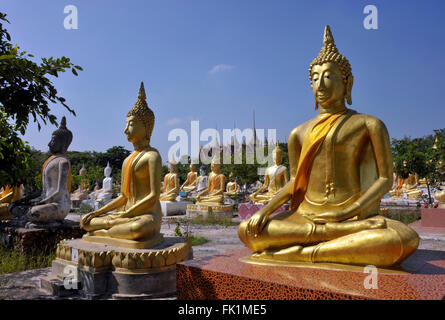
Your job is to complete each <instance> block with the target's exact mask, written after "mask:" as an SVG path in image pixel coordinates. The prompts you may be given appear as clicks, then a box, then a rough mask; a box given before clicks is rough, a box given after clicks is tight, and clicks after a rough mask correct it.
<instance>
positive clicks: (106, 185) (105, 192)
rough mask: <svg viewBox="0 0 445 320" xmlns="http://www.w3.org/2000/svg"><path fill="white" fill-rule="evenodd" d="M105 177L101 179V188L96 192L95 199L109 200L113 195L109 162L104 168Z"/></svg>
mask: <svg viewBox="0 0 445 320" xmlns="http://www.w3.org/2000/svg"><path fill="white" fill-rule="evenodd" d="M104 175H105V179H104V180H103V181H102V189H100V190H99V191H98V192H97V193H96V200H99V201H100V200H110V199H111V198H112V197H113V178H112V177H111V167H110V163H109V162H107V166H106V167H105V169H104Z"/></svg>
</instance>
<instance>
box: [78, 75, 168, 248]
mask: <svg viewBox="0 0 445 320" xmlns="http://www.w3.org/2000/svg"><path fill="white" fill-rule="evenodd" d="M154 120H155V116H154V114H153V111H152V110H151V109H149V108H148V105H147V102H146V95H145V90H144V85H143V83H141V87H140V89H139V94H138V100H137V102H136V104H135V105H134V107H133V108H132V109H131V110H130V111H129V112H128V114H127V121H126V127H125V130H124V133H125V135H126V136H127V139H128V141H129V142H131V143H132V144H133V146H134V151H133V152H132V153H131V154H130V155H129V156H128V157H127V158H126V159H125V160H124V162H123V164H122V183H121V194H120V195H119V196H118V197H117V198H115V199H113V200H112V201H110V202H109V203H108V204H106V205H104V206H103V207H101V208H100V209H98V210H95V211H93V212H91V213H88V214H86V215H84V216H83V217H82V219H81V222H80V224H81V227H82V228H83V229H85V230H86V231H87V232H88V233H87V235H86V236H84V237H83V239H84V240H85V241H91V242H101V243H103V242H106V241H110V242H112V243H115V242H117V244H116V245H118V246H119V245H122V246H124V244H125V246H126V247H128V246H130V247H131V246H133V245H134V246H138V245H139V244H141V243H142V244H145V243H147V245H146V246H145V248H147V247H149V246H152V245H155V244H156V243H158V242H160V241H161V240H162V237H161V235H160V229H161V221H162V211H161V205H160V203H159V195H160V189H161V188H160V181H161V172H162V161H161V156H160V154H159V152H158V150H156V149H155V148H153V147H152V146H151V145H150V138H151V134H152V131H153V126H154ZM110 211H114V213H111V214H108V215H105V214H107V213H110ZM110 239H114V240H115V241H111V240H110ZM106 243H109V242H106ZM148 243H150V244H148ZM138 248H140V246H138Z"/></svg>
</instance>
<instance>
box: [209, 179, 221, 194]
mask: <svg viewBox="0 0 445 320" xmlns="http://www.w3.org/2000/svg"><path fill="white" fill-rule="evenodd" d="M219 178H220V176H219V175H217V176H213V177H212V179H210V181H209V193H211V192H212V191H213V190H215V187H216V184H217V182H218V181H217V179H219Z"/></svg>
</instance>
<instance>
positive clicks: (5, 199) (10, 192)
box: [0, 185, 24, 219]
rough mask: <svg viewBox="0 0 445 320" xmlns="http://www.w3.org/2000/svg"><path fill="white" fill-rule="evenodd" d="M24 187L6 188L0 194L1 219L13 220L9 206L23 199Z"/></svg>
mask: <svg viewBox="0 0 445 320" xmlns="http://www.w3.org/2000/svg"><path fill="white" fill-rule="evenodd" d="M23 189H24V187H23V185H21V186H17V185H16V186H14V187H12V188H11V187H10V186H4V187H3V188H2V189H1V192H0V219H6V218H11V213H10V212H9V205H10V204H11V203H12V202H14V201H17V200H20V199H22V197H23Z"/></svg>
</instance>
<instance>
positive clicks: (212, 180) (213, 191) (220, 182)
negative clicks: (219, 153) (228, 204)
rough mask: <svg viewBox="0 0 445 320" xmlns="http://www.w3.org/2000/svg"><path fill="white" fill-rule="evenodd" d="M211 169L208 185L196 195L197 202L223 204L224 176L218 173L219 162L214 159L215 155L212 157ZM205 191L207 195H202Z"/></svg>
mask: <svg viewBox="0 0 445 320" xmlns="http://www.w3.org/2000/svg"><path fill="white" fill-rule="evenodd" d="M211 169H212V172H210V174H209V185H208V187H207V188H206V189H204V190H203V191H202V192H200V193H199V194H198V195H197V196H196V203H197V204H221V205H222V204H224V189H225V184H226V177H225V176H224V174H222V173H220V169H221V164H220V163H219V161H217V160H216V157H214V158H213V159H212V163H211ZM206 193H208V195H206V196H204V194H206Z"/></svg>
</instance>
